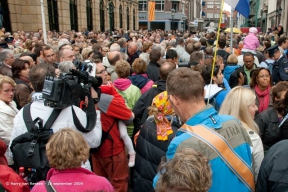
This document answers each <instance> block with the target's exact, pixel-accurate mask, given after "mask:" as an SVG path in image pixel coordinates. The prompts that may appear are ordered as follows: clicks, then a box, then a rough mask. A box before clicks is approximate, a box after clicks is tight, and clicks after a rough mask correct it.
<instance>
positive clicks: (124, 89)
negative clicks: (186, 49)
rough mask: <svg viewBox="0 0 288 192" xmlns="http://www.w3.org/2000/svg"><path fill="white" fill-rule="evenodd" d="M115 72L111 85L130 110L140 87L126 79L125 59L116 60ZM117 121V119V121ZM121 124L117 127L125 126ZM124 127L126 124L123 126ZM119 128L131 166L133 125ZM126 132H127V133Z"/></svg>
mask: <svg viewBox="0 0 288 192" xmlns="http://www.w3.org/2000/svg"><path fill="white" fill-rule="evenodd" d="M134 62H135V61H134ZM115 72H116V74H117V76H118V79H116V80H115V81H114V82H113V85H114V87H115V88H116V90H117V91H118V93H119V94H120V95H121V96H122V97H123V99H124V100H125V103H126V105H127V107H128V108H129V109H130V110H132V109H133V107H134V105H135V103H136V101H137V100H138V99H139V98H140V96H141V92H140V89H139V88H138V87H136V86H135V85H133V84H132V82H131V81H130V80H129V79H128V76H129V75H130V65H129V63H128V62H126V61H123V60H121V61H117V62H116V66H115ZM118 123H119V121H118ZM122 124H123V125H119V127H120V126H125V124H124V123H122ZM125 128H126V126H125ZM119 130H120V135H121V138H122V139H123V141H124V143H125V146H126V147H127V149H128V153H129V156H130V158H129V164H128V166H129V167H133V166H134V164H135V151H134V148H133V144H132V141H131V139H130V138H129V136H130V137H132V135H133V130H134V125H133V124H130V125H128V126H127V128H126V129H121V128H119ZM121 130H122V131H123V132H122V131H121ZM127 132H128V134H127Z"/></svg>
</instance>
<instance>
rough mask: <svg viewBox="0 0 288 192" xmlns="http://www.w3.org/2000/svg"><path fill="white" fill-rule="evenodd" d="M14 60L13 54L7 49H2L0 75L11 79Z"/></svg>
mask: <svg viewBox="0 0 288 192" xmlns="http://www.w3.org/2000/svg"><path fill="white" fill-rule="evenodd" d="M14 60H15V58H14V56H13V52H12V51H11V50H9V49H4V50H2V51H1V52H0V62H1V64H2V65H1V66H0V74H2V75H7V76H9V77H11V78H12V70H11V67H12V64H13V62H14Z"/></svg>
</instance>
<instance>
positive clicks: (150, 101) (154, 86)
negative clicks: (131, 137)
mask: <svg viewBox="0 0 288 192" xmlns="http://www.w3.org/2000/svg"><path fill="white" fill-rule="evenodd" d="M152 88H153V94H152V93H150V94H148V98H147V101H146V104H145V110H144V113H143V115H142V118H141V121H140V123H141V125H142V124H144V123H145V120H146V119H147V117H148V107H150V106H151V104H152V101H153V98H154V97H155V96H156V95H155V91H156V90H157V89H158V86H157V84H154V85H152ZM152 88H151V89H152ZM151 91H152V90H151Z"/></svg>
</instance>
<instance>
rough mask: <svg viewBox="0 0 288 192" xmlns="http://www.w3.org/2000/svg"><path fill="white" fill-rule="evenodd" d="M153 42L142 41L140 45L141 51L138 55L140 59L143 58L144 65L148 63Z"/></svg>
mask: <svg viewBox="0 0 288 192" xmlns="http://www.w3.org/2000/svg"><path fill="white" fill-rule="evenodd" d="M152 45H153V43H151V42H144V43H143V47H142V53H141V54H140V55H139V58H140V59H143V60H144V61H145V62H146V65H148V63H149V61H150V59H149V54H150V52H151V48H152Z"/></svg>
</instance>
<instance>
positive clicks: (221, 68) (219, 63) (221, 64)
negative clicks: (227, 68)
mask: <svg viewBox="0 0 288 192" xmlns="http://www.w3.org/2000/svg"><path fill="white" fill-rule="evenodd" d="M217 65H218V66H219V68H220V70H221V71H223V70H224V63H223V61H222V60H220V61H219V62H218V63H217Z"/></svg>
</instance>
